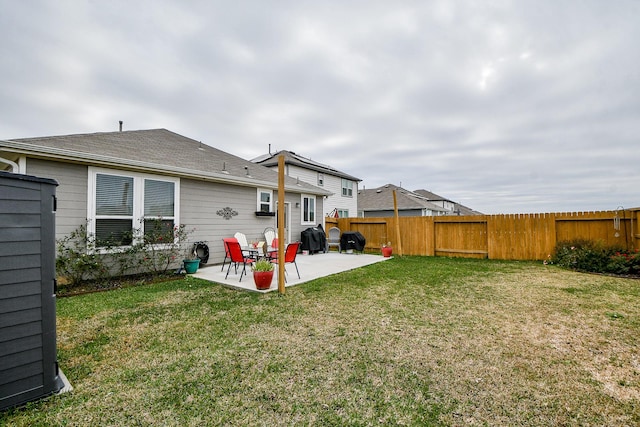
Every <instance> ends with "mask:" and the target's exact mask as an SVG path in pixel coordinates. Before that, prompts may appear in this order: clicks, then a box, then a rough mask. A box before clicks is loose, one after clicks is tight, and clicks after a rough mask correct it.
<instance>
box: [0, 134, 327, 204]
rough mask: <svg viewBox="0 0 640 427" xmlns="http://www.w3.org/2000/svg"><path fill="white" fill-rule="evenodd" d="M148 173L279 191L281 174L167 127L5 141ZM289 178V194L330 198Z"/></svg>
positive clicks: (26, 150)
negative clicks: (292, 191)
mask: <svg viewBox="0 0 640 427" xmlns="http://www.w3.org/2000/svg"><path fill="white" fill-rule="evenodd" d="M2 151H8V152H14V153H23V154H29V155H31V156H33V157H41V158H57V159H64V160H66V161H73V162H78V163H86V164H96V165H107V166H109V167H117V168H123V169H132V170H136V169H138V170H147V171H154V172H156V173H163V174H168V175H177V176H186V177H194V178H200V179H207V180H212V181H218V182H228V183H234V184H238V185H251V186H268V187H270V188H277V184H278V174H277V172H275V171H273V170H271V169H269V168H267V167H264V166H261V165H257V164H255V163H252V162H250V161H248V160H244V159H242V158H240V157H237V156H234V155H232V154H229V153H226V152H224V151H221V150H218V149H217V148H214V147H211V146H209V145H206V144H202V143H201V142H199V141H196V140H193V139H191V138H187V137H185V136H182V135H178V134H177V133H174V132H171V131H168V130H166V129H151V130H136V131H124V132H103V133H90V134H76V135H63V136H47V137H38V138H23V139H14V140H10V141H0V152H2ZM285 179H286V188H287V190H293V189H295V190H297V191H298V192H309V193H311V194H321V195H330V194H331V193H330V192H328V191H326V190H324V189H321V188H318V187H315V186H313V185H310V184H307V183H303V182H297V181H296V180H295V179H293V178H288V177H287V178H285Z"/></svg>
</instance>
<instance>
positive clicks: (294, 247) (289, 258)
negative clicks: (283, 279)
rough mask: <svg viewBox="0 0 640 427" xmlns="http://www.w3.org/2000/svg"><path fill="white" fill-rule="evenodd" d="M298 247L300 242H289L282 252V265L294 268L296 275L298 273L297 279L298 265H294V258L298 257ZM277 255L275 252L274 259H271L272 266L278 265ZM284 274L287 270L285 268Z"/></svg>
mask: <svg viewBox="0 0 640 427" xmlns="http://www.w3.org/2000/svg"><path fill="white" fill-rule="evenodd" d="M299 247H300V242H291V243H289V244H288V245H287V248H286V249H285V250H284V264H285V265H287V264H291V263H293V265H295V266H296V273H298V279H299V278H300V271H299V270H298V264H297V263H296V256H297V255H298V248H299ZM277 254H278V253H277V252H276V254H275V258H272V259H271V262H273V263H274V264H277V263H278V255H277ZM284 271H285V272H286V271H287V269H286V268H285V270H284Z"/></svg>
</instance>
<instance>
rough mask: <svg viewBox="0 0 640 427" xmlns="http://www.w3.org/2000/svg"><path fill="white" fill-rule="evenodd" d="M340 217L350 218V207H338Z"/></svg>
mask: <svg viewBox="0 0 640 427" xmlns="http://www.w3.org/2000/svg"><path fill="white" fill-rule="evenodd" d="M338 218H349V209H338Z"/></svg>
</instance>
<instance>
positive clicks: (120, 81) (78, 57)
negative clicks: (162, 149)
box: [0, 0, 640, 213]
mask: <svg viewBox="0 0 640 427" xmlns="http://www.w3.org/2000/svg"><path fill="white" fill-rule="evenodd" d="M639 23H640V2H639V1H637V0H611V1H602V0H566V1H562V0H530V1H526V0H518V1H480V0H470V1H462V0H460V1H436V0H434V1H429V0H421V1H393V2H392V1H373V0H370V1H275V0H274V1H264V0H263V1H211V0H207V1H178V0H176V1H170V0H154V1H131V0H126V1H113V0H110V1H97V0H96V1H89V0H85V1H82V0H76V1H68V0H55V1H54V0H50V1H36V0H29V1H15V0H0V40H1V41H0V61H1V65H2V66H1V67H0V75H1V76H2V78H1V79H0V117H1V118H0V138H1V139H11V138H23V137H34V136H45V135H63V134H74V133H85V132H103V131H115V130H118V121H119V120H123V121H124V129H125V130H134V129H152V128H166V129H169V130H172V131H174V132H177V133H179V134H182V135H184V136H187V137H190V138H193V139H196V140H199V141H202V142H203V143H206V144H209V145H212V146H215V147H217V148H220V149H222V150H225V151H227V152H229V153H232V154H235V155H238V156H240V157H244V158H247V159H250V158H254V157H257V156H258V155H261V154H264V153H266V152H267V150H268V147H269V144H271V147H272V150H280V149H287V150H291V151H295V152H296V153H298V154H301V155H303V156H306V157H310V158H312V159H314V160H316V161H319V162H322V163H327V164H330V165H332V166H334V167H336V168H338V169H340V170H342V171H344V172H347V173H349V174H351V175H354V176H357V177H358V178H360V179H362V182H361V184H360V187H363V186H365V187H366V188H374V187H378V186H381V185H384V184H386V183H392V184H395V185H401V186H402V187H404V188H407V189H409V190H416V189H427V190H431V191H433V192H435V193H438V194H440V195H442V196H445V197H447V198H449V199H452V200H454V201H457V202H460V203H463V204H465V205H467V206H469V207H471V208H473V209H476V210H479V211H482V212H484V213H524V212H557V211H581V210H612V209H616V208H617V207H618V206H623V207H625V208H627V207H639V206H640V144H639V140H640V24H639Z"/></svg>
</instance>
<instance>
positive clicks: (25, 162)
mask: <svg viewBox="0 0 640 427" xmlns="http://www.w3.org/2000/svg"><path fill="white" fill-rule="evenodd" d="M0 159H2V160H3V161H2V163H0V165H4V164H6V165H7V167H6V169H9V168H11V167H12V166H13V168H14V169H16V167H17V169H18V172H19V173H23V174H29V175H35V176H40V177H47V178H51V179H54V180H56V181H57V182H58V184H59V186H58V189H57V196H58V211H57V216H56V219H57V224H56V237H57V238H58V239H59V238H62V237H64V236H66V235H68V234H69V233H71V232H72V231H74V230H76V229H78V227H81V226H83V225H86V227H87V230H88V232H89V233H90V234H91V235H93V236H95V237H96V239H97V241H103V240H105V239H106V237H107V236H109V238H110V239H113V236H116V238H118V236H120V241H119V242H117V245H119V246H127V245H128V244H131V237H129V238H127V237H126V236H131V233H132V232H133V231H135V230H140V233H145V227H148V226H149V224H150V223H152V222H154V221H158V220H160V221H162V222H163V223H165V224H167V225H168V226H171V225H174V226H175V225H178V224H184V225H185V226H186V228H187V229H190V230H194V231H193V233H192V234H191V236H190V239H191V240H192V241H206V242H207V244H208V246H209V248H210V261H209V262H210V263H218V262H222V260H223V258H224V249H223V245H222V238H224V237H229V236H232V235H233V234H234V233H236V232H242V233H244V234H246V236H247V238H248V239H249V240H250V241H251V240H259V239H261V238H263V232H264V230H265V229H266V228H268V227H273V228H275V227H276V225H277V224H276V216H275V211H276V207H277V200H278V197H280V195H279V194H278V174H277V172H276V171H273V170H271V169H269V168H266V167H264V166H261V165H257V164H254V163H252V162H250V161H247V160H244V159H241V158H239V157H236V156H234V155H231V154H229V153H226V152H223V151H221V150H218V149H216V148H214V147H211V146H208V145H205V144H202V143H201V142H198V141H195V140H193V139H190V138H187V137H184V136H182V135H178V134H176V133H173V132H170V131H168V130H166V129H153V130H140V131H125V132H106V133H93V134H79V135H65V136H51V137H38V138H27V139H16V140H10V141H0ZM14 172H15V171H14ZM329 194H330V192H329V191H327V190H325V189H322V188H319V187H316V186H313V185H310V184H308V183H305V182H299V181H297V180H295V179H293V178H287V179H286V182H285V195H284V199H285V218H286V219H285V224H286V227H285V228H286V236H285V238H286V240H287V241H295V240H299V238H300V233H301V232H302V231H303V230H305V229H306V228H308V227H310V226H313V225H317V224H318V221H320V220H321V218H322V212H323V209H324V208H323V200H324V198H325V197H326V196H328V195H329ZM134 238H135V237H134Z"/></svg>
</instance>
